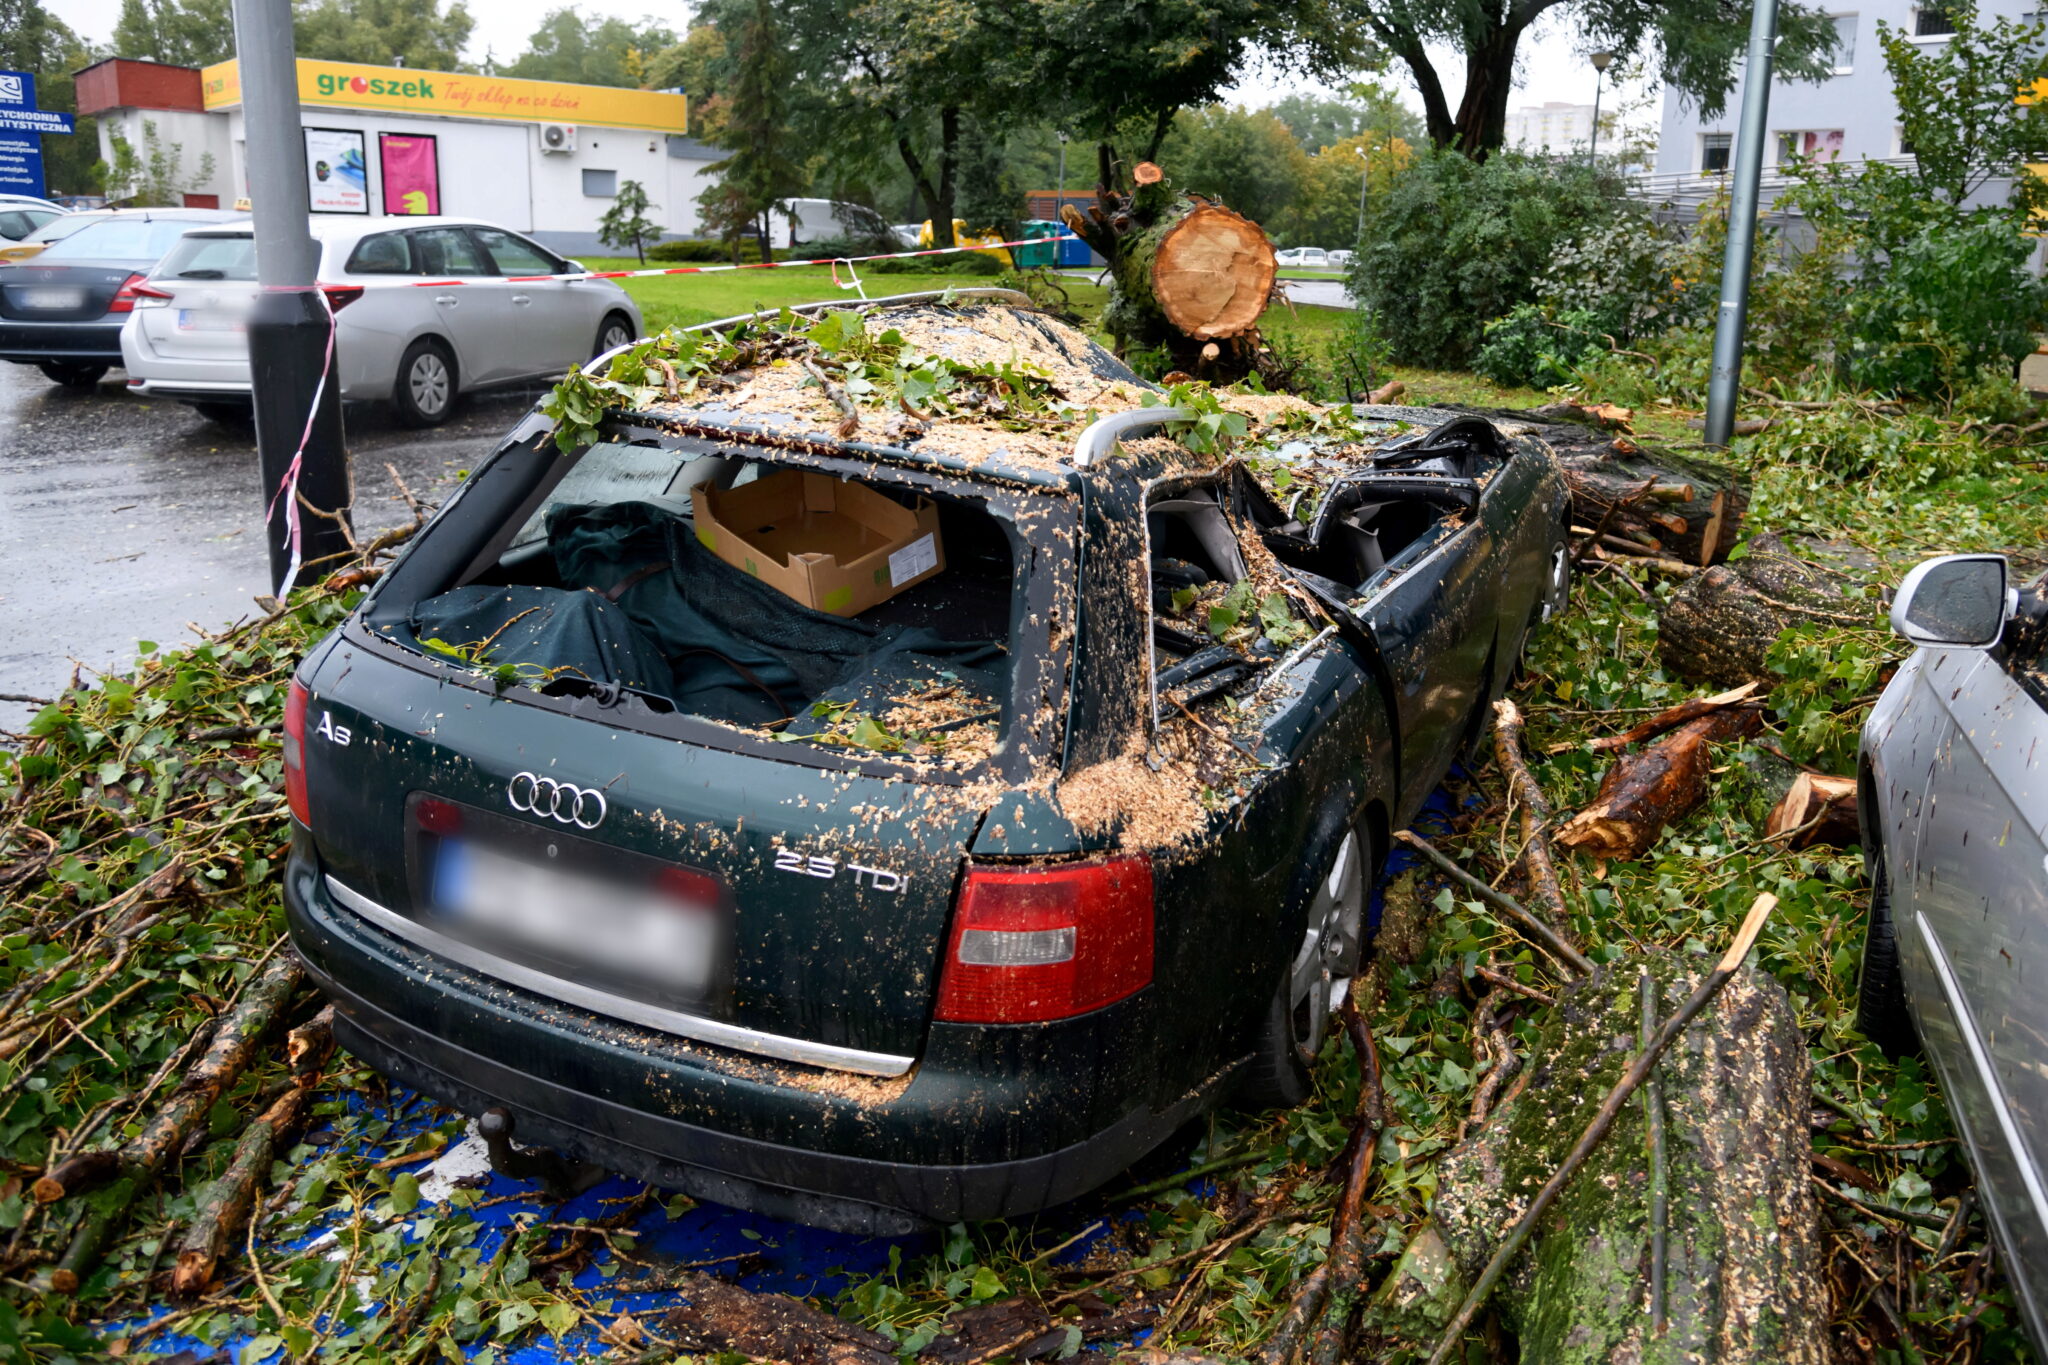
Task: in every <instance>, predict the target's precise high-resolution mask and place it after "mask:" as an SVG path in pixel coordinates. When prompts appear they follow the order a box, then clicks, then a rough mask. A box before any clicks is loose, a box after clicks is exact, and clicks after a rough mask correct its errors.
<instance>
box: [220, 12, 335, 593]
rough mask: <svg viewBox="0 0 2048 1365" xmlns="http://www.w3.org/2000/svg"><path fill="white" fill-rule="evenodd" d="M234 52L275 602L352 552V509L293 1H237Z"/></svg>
mask: <svg viewBox="0 0 2048 1365" xmlns="http://www.w3.org/2000/svg"><path fill="white" fill-rule="evenodd" d="M235 50H236V55H237V56H238V57H239V58H240V61H241V76H242V118H243V126H244V127H245V128H246V129H247V131H248V167H249V202H250V216H251V217H253V218H254V219H255V225H256V282H257V285H258V288H257V292H256V304H255V308H254V309H253V311H252V312H251V313H250V316H249V379H250V383H251V385H252V387H253V389H254V396H255V403H256V451H257V462H258V466H259V468H260V469H261V471H262V486H263V487H262V491H263V503H264V507H265V509H266V510H265V514H264V520H263V531H264V536H265V537H266V539H267V540H268V542H269V546H270V579H271V582H272V583H273V584H275V585H276V587H277V592H278V595H279V596H280V597H282V596H283V595H284V593H285V592H286V591H287V590H288V589H289V588H290V587H291V585H292V583H293V582H294V581H295V580H296V578H297V577H298V574H299V571H300V569H301V568H302V567H303V565H304V564H305V563H307V562H309V561H314V560H320V559H323V558H325V557H326V556H329V555H336V554H345V553H346V552H347V551H348V536H347V534H346V523H347V518H348V515H349V504H350V503H351V501H353V499H352V497H351V494H350V491H349V475H348V452H347V449H346V447H345V446H344V444H343V441H342V432H341V390H340V380H339V376H338V374H337V373H335V371H334V365H333V360H334V354H333V338H334V315H333V314H332V313H331V312H329V311H328V307H327V301H326V299H325V298H324V297H323V296H322V295H321V293H320V290H319V285H318V281H317V279H316V274H317V272H318V270H319V266H320V249H319V247H318V246H317V245H316V244H315V243H314V241H313V235H312V233H311V231H310V230H309V222H310V219H311V216H312V208H311V200H310V197H309V196H308V193H307V190H306V143H305V134H304V133H303V132H301V131H300V128H299V77H298V64H297V61H296V59H295V56H294V54H293V51H292V7H291V0H235ZM309 509H317V510H309ZM325 567H326V568H330V569H331V568H333V567H335V566H334V565H333V564H332V563H330V564H328V565H327V566H325Z"/></svg>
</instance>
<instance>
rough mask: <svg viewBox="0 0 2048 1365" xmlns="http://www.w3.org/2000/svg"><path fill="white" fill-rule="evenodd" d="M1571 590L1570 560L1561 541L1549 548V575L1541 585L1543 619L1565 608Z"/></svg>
mask: <svg viewBox="0 0 2048 1365" xmlns="http://www.w3.org/2000/svg"><path fill="white" fill-rule="evenodd" d="M1571 590H1572V561H1571V556H1570V554H1569V553H1568V552H1567V551H1566V549H1565V546H1564V544H1563V543H1562V542H1560V543H1558V544H1556V545H1553V546H1551V548H1550V577H1549V581H1548V582H1546V583H1545V584H1544V585H1543V619H1544V620H1545V621H1548V620H1549V619H1550V618H1551V617H1553V616H1555V615H1557V614H1558V613H1559V612H1561V611H1563V610H1564V608H1565V603H1566V602H1567V601H1568V600H1569V599H1570V596H1571Z"/></svg>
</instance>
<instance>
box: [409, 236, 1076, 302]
mask: <svg viewBox="0 0 2048 1365" xmlns="http://www.w3.org/2000/svg"><path fill="white" fill-rule="evenodd" d="M1080 240H1081V239H1080V238H1079V237H1076V236H1074V235H1073V234H1072V233H1070V232H1066V233H1061V234H1060V235H1059V236H1057V237H1032V238H1028V239H1026V240H1022V241H1015V242H983V243H982V244H981V245H980V246H938V247H926V248H924V249H922V250H919V251H885V252H882V253H880V254H879V255H874V256H820V257H818V258H816V259H815V260H808V261H747V262H745V263H743V264H740V265H677V266H669V267H666V268H663V269H650V270H585V271H582V272H580V273H572V274H566V275H472V276H469V277H467V278H460V279H452V280H407V281H406V283H407V284H408V285H410V286H412V287H413V288H415V289H448V288H452V287H454V286H456V285H464V284H538V283H540V282H542V281H544V280H639V279H648V278H651V277H653V276H657V275H718V274H725V273H728V272H731V271H734V270H787V269H789V268H790V267H792V266H799V265H829V266H841V265H858V264H860V263H861V262H863V261H904V260H909V259H911V258H912V257H916V256H951V255H954V254H956V253H958V252H962V251H995V250H997V249H999V248H1009V247H1019V246H1050V245H1052V244H1054V243H1056V242H1078V241H1080ZM832 278H833V281H834V282H835V283H837V282H838V279H839V272H838V271H837V270H834V271H833V274H832ZM839 287H840V288H841V289H851V288H853V287H854V286H853V285H850V284H841V285H840V286H839Z"/></svg>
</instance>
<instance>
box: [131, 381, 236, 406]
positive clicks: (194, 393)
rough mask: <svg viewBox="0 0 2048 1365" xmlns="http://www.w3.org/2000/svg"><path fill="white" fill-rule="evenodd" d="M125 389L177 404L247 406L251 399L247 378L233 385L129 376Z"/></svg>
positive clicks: (145, 396)
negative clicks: (175, 401)
mask: <svg viewBox="0 0 2048 1365" xmlns="http://www.w3.org/2000/svg"><path fill="white" fill-rule="evenodd" d="M128 392H130V393H132V394H135V395H136V396H138V397H141V398H170V399H175V400H177V401H178V402H181V403H224V404H242V405H248V404H249V403H251V402H252V401H253V400H252V399H251V397H250V392H249V384H248V381H247V380H244V381H242V382H241V383H239V384H237V383H232V382H226V381H223V382H212V383H210V382H207V381H204V380H194V379H136V378H133V377H132V376H131V377H130V379H129V380H128Z"/></svg>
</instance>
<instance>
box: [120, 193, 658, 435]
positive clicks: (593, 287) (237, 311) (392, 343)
mask: <svg viewBox="0 0 2048 1365" xmlns="http://www.w3.org/2000/svg"><path fill="white" fill-rule="evenodd" d="M252 231H253V230H252V229H251V228H250V226H249V225H248V224H246V223H227V224H222V225H220V226H208V227H205V228H203V229H198V230H195V231H192V232H188V233H186V234H185V236H184V237H183V238H182V239H181V240H180V241H179V242H178V244H177V245H176V246H174V247H172V248H171V250H170V251H169V253H168V254H166V255H165V256H164V258H163V260H162V261H160V262H159V263H158V264H157V266H156V268H155V270H154V271H152V272H151V274H150V276H149V279H148V280H147V281H146V282H144V283H143V284H142V285H141V287H139V288H138V289H137V290H136V294H137V298H136V302H135V311H134V312H133V314H132V315H131V316H130V317H129V320H128V323H127V325H126V326H125V327H124V328H122V331H121V357H122V365H123V366H124V367H125V368H126V369H127V371H128V389H129V391H130V392H131V393H138V394H148V395H151V396H154V397H163V398H172V399H176V400H177V401H179V402H182V403H190V404H191V405H192V406H194V407H196V408H198V409H199V410H200V411H201V412H203V413H205V414H206V415H207V416H209V417H212V418H215V419H217V420H221V421H234V420H243V419H246V418H247V417H248V415H249V352H248V338H247V336H246V333H245V330H244V328H245V322H246V319H247V316H248V312H249V308H250V305H251V304H252V303H253V302H254V300H255V297H256V242H255V238H254V236H253V235H252ZM313 237H314V240H315V241H316V242H317V243H318V245H319V248H320V266H319V273H318V279H319V280H320V287H321V288H322V289H323V290H325V291H326V293H327V298H328V301H329V302H330V303H331V304H332V305H333V307H334V310H335V326H336V331H335V365H336V370H337V372H338V375H339V377H340V380H341V396H342V397H343V398H345V399H389V400H390V401H391V403H392V405H393V406H394V407H395V408H396V409H397V411H398V420H399V421H400V422H402V423H404V424H405V425H407V426H417V427H424V426H433V425H435V424H436V423H439V422H442V421H445V420H447V417H448V415H449V413H450V412H451V411H453V410H454V407H455V399H456V396H457V395H458V394H461V393H467V392H469V391H470V390H472V389H478V388H483V387H485V386H487V385H492V384H504V383H511V382H515V381H519V380H530V379H544V378H551V377H553V376H555V375H559V374H562V373H564V372H565V371H567V370H568V368H569V367H570V366H571V365H574V364H577V363H579V362H581V361H585V360H588V359H590V358H591V357H592V356H594V355H599V354H602V353H603V352H605V351H609V350H611V349H612V348H614V347H616V346H621V345H623V344H625V343H626V342H629V341H631V340H633V339H634V338H635V337H637V336H639V334H640V327H641V322H640V310H639V309H638V308H637V307H636V306H634V303H633V300H632V299H631V298H629V297H628V296H627V295H626V292H625V291H624V290H623V289H621V288H619V286H618V285H617V284H615V283H614V282H612V281H610V280H563V279H538V280H536V279H528V278H519V277H523V276H536V275H563V274H571V273H576V272H579V271H581V270H582V268H583V267H582V266H580V265H579V264H577V263H576V262H574V261H567V260H563V259H562V258H561V257H560V256H557V255H555V254H554V253H553V252H551V251H549V250H548V249H547V248H545V247H543V246H541V245H540V244H539V243H537V242H534V241H531V240H529V239H528V238H525V237H522V236H520V235H519V234H518V233H516V232H513V231H511V230H510V229H508V228H502V227H497V226H494V225H493V224H490V223H482V222H477V221H475V220H473V219H459V218H427V217H417V218H369V219H356V220H352V221H340V220H336V219H331V218H329V219H315V220H314V222H313ZM421 281H442V282H445V284H443V285H441V286H438V287H437V285H435V284H432V283H421Z"/></svg>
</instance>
